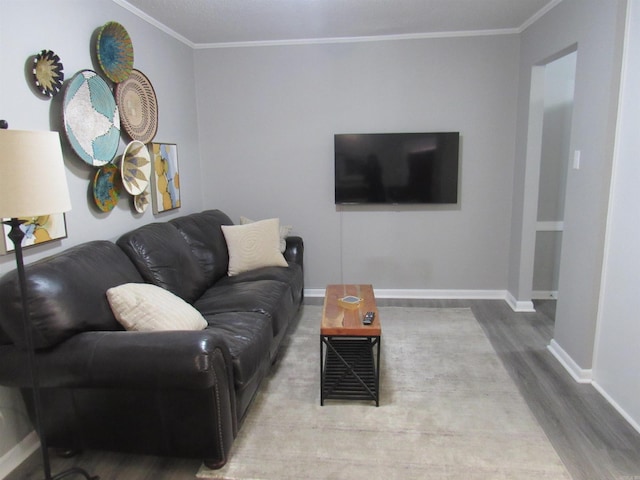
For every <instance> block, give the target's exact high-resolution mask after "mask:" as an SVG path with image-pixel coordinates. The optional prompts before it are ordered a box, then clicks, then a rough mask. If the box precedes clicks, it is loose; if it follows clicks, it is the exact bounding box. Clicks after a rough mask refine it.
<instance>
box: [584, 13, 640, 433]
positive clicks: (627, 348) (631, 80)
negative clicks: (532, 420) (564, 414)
mask: <svg viewBox="0 0 640 480" xmlns="http://www.w3.org/2000/svg"><path fill="white" fill-rule="evenodd" d="M630 7H631V9H630V15H629V23H628V25H629V30H628V33H627V41H626V45H625V64H624V67H625V68H624V70H623V72H624V74H623V80H622V81H623V84H622V95H621V97H620V109H621V111H620V117H619V122H620V123H619V128H618V133H617V139H616V157H615V163H614V167H613V168H614V173H613V180H612V187H611V190H612V195H611V201H610V209H609V223H608V226H609V228H608V234H607V242H606V248H605V254H604V255H605V269H604V274H603V277H602V278H603V289H602V297H601V298H602V301H601V308H600V314H599V316H598V336H597V343H596V355H595V360H594V367H593V370H594V372H593V378H594V380H595V382H596V386H597V387H598V388H599V389H600V390H601V391H602V392H603V393H605V396H606V397H607V398H608V399H609V400H611V401H612V402H613V403H614V404H615V405H617V406H618V407H619V409H620V410H621V411H622V413H623V415H625V417H626V418H627V419H628V420H629V421H630V422H632V424H633V425H634V426H635V428H636V429H637V430H638V431H640V402H639V401H638V399H639V398H640V375H638V365H640V348H638V339H639V338H640V321H638V310H637V308H635V306H636V305H637V303H638V272H640V254H639V253H638V245H640V222H638V205H640V189H639V188H638V180H639V179H640V162H638V153H639V152H640V135H638V125H640V109H639V108H638V105H640V89H639V88H638V85H640V56H638V52H640V3H639V2H637V1H633V2H630Z"/></svg>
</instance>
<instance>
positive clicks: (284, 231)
mask: <svg viewBox="0 0 640 480" xmlns="http://www.w3.org/2000/svg"><path fill="white" fill-rule="evenodd" d="M254 222H255V220H251V219H250V218H247V217H242V216H241V217H240V224H241V225H247V224H249V223H254ZM291 230H293V227H292V226H291V225H280V252H282V253H284V251H285V250H286V249H287V240H286V238H287V237H288V236H289V234H290V233H291Z"/></svg>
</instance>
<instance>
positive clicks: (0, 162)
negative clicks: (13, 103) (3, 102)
mask: <svg viewBox="0 0 640 480" xmlns="http://www.w3.org/2000/svg"><path fill="white" fill-rule="evenodd" d="M69 210H71V200H70V199H69V189H68V187H67V177H66V173H65V168H64V160H63V158H62V148H61V146H60V136H59V135H58V132H29V131H22V130H0V218H19V217H35V216H39V215H49V214H52V213H62V212H66V211H69Z"/></svg>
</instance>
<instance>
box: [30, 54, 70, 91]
mask: <svg viewBox="0 0 640 480" xmlns="http://www.w3.org/2000/svg"><path fill="white" fill-rule="evenodd" d="M32 74H33V83H34V84H35V86H36V88H37V89H38V91H39V92H40V93H41V94H42V95H44V96H46V97H53V96H54V95H56V94H57V93H58V92H59V91H60V89H61V88H62V82H63V81H64V72H63V67H62V62H61V61H60V57H59V56H58V55H56V54H55V53H53V52H52V51H51V50H42V51H41V52H40V53H39V54H37V55H36V56H35V57H34V59H33V69H32Z"/></svg>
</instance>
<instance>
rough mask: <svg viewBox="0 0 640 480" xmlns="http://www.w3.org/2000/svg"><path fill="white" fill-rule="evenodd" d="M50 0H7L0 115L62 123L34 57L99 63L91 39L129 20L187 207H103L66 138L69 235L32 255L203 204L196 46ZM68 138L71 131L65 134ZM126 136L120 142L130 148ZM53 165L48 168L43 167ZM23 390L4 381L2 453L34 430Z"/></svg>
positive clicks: (105, 13)
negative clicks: (47, 54) (37, 77)
mask: <svg viewBox="0 0 640 480" xmlns="http://www.w3.org/2000/svg"><path fill="white" fill-rule="evenodd" d="M54 3H55V4H54V5H52V2H50V1H40V0H37V1H29V2H25V1H22V0H0V12H1V13H0V65H2V68H1V70H2V74H1V75H0V118H2V119H6V120H7V121H8V122H9V126H10V128H13V129H19V130H57V131H60V132H63V129H62V128H61V126H60V124H61V121H60V118H61V117H60V105H61V104H62V95H58V96H56V97H54V99H53V100H52V101H48V100H42V99H41V98H39V97H37V96H35V95H34V94H33V93H32V91H31V89H30V88H29V85H28V84H27V82H26V80H25V64H26V62H27V59H28V58H29V57H30V56H31V55H34V54H36V53H38V52H39V51H40V50H42V49H50V50H53V51H54V52H56V53H57V54H58V55H59V56H60V58H61V60H62V63H63V65H64V73H65V77H66V78H67V79H70V78H71V77H72V76H73V75H74V74H75V73H76V72H77V71H79V70H82V69H94V70H95V69H99V67H98V66H97V65H95V66H94V65H93V64H92V60H91V52H92V50H93V49H92V46H91V45H90V40H91V37H92V34H93V33H94V31H95V30H96V29H97V28H98V27H100V26H102V25H103V24H104V23H105V22H107V21H111V20H113V21H117V22H120V23H122V25H124V27H125V28H126V29H127V31H128V32H129V35H130V36H131V39H132V42H133V46H134V57H135V59H134V66H135V68H137V69H139V70H141V71H142V72H144V73H145V74H146V75H147V76H148V77H149V79H150V80H151V82H152V83H153V86H154V88H155V91H156V95H157V97H158V104H159V112H160V119H159V128H158V135H157V137H156V140H157V141H161V142H171V143H177V144H178V155H179V161H180V174H181V187H182V205H183V207H182V208H180V209H178V210H176V211H172V212H170V213H167V214H163V215H160V216H159V217H158V218H155V217H154V216H153V214H152V212H151V208H149V209H148V210H147V212H145V213H144V214H137V213H133V210H132V207H131V201H130V200H131V197H130V196H129V195H123V196H122V197H121V199H120V202H119V203H118V205H117V207H116V208H115V209H114V210H113V211H111V212H110V213H102V212H98V211H97V210H96V209H95V208H94V206H93V205H91V202H92V200H91V201H90V200H89V199H88V192H89V185H90V179H91V178H93V175H94V174H95V171H96V170H95V169H94V168H93V167H90V166H88V165H86V164H85V163H84V162H83V161H82V160H80V159H79V158H78V157H76V156H75V155H74V154H73V153H71V152H70V151H69V149H68V148H67V147H66V144H65V143H63V145H64V146H65V150H67V151H66V153H65V163H66V167H67V180H68V182H69V189H70V196H71V203H72V207H73V209H72V210H71V211H70V212H69V213H67V215H66V220H67V233H68V238H67V239H64V240H61V241H56V242H53V243H51V244H49V245H46V246H45V245H43V246H40V247H37V248H33V249H27V250H25V261H26V262H32V261H33V260H35V259H37V258H40V257H43V256H47V255H51V254H53V253H55V252H57V251H60V250H62V249H65V248H68V247H70V246H72V245H75V244H78V243H82V242H85V241H87V240H94V239H115V238H117V237H118V236H119V235H120V234H121V233H123V232H125V231H127V230H130V229H132V228H135V227H137V226H140V225H142V224H145V223H149V222H152V221H154V220H157V219H158V220H166V219H168V218H171V217H172V216H176V215H180V214H185V213H189V212H192V211H198V210H201V209H202V193H201V181H200V164H199V150H198V148H199V147H198V142H197V128H196V117H195V115H194V114H193V112H194V110H195V96H194V93H193V86H194V71H193V50H192V49H191V48H189V47H187V46H185V45H184V44H182V43H180V42H178V41H177V40H175V39H173V38H171V37H170V36H168V35H166V34H164V33H162V32H160V31H159V30H158V29H157V28H155V27H153V26H151V25H149V24H148V23H146V22H144V21H142V20H141V19H140V18H138V17H136V16H134V15H133V14H131V13H129V12H127V11H126V10H125V9H123V8H121V7H119V6H117V5H116V4H115V3H113V2H112V1H111V0H92V1H90V2H88V1H85V0H58V1H56V2H54ZM63 140H64V134H63ZM124 146H125V143H122V144H121V145H120V149H119V150H118V152H119V153H122V150H123V149H124ZM44 173H46V172H43V174H44ZM14 268H15V257H14V256H13V255H11V254H10V255H5V256H0V274H2V273H4V272H6V271H9V270H12V269H14ZM31 429H32V428H31V425H30V424H29V422H28V420H27V419H26V416H25V414H24V410H23V407H22V402H21V400H20V399H19V397H18V395H17V392H16V391H14V390H9V389H5V388H2V387H0V458H2V457H3V455H5V454H6V453H7V451H9V450H10V449H11V448H12V447H13V446H14V445H15V444H16V443H17V442H18V441H20V440H21V439H22V438H23V437H24V436H25V435H26V434H27V433H29V432H30V431H31Z"/></svg>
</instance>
